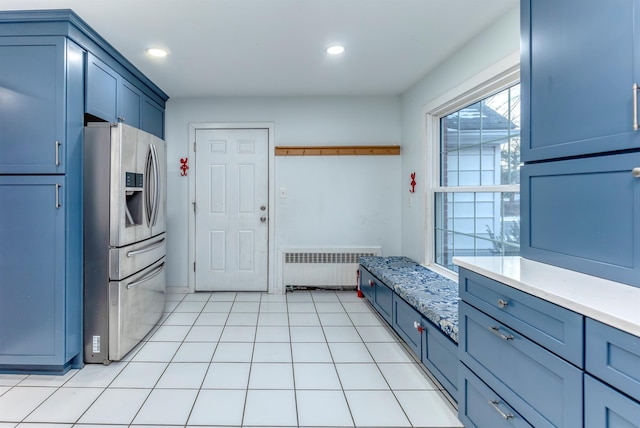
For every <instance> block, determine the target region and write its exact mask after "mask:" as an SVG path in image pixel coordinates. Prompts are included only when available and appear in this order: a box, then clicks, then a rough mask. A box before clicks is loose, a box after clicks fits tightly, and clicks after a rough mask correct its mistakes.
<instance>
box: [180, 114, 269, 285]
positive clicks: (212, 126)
mask: <svg viewBox="0 0 640 428" xmlns="http://www.w3.org/2000/svg"><path fill="white" fill-rule="evenodd" d="M274 127H275V126H274V123H273V122H204V123H197V122H196V123H190V124H189V143H188V144H189V157H190V158H191V159H190V161H189V164H190V165H191V167H190V168H191V171H190V172H191V173H190V174H189V175H188V177H189V202H190V204H189V205H190V206H189V207H188V209H189V268H188V271H189V292H190V293H193V292H195V289H196V274H195V271H194V270H193V264H194V263H195V261H196V239H195V236H196V213H195V211H194V210H193V203H194V202H195V199H196V179H195V177H196V171H195V165H196V161H195V159H196V156H197V153H196V151H195V150H194V148H195V141H196V131H198V130H219V129H266V130H267V133H268V137H267V138H268V140H269V141H268V146H269V147H268V149H267V150H268V154H267V157H268V165H267V168H268V185H267V191H268V193H269V194H268V201H269V202H268V207H269V209H268V210H267V214H268V220H269V221H268V227H269V245H268V253H267V270H268V272H267V291H268V292H269V293H278V292H279V291H278V290H277V288H276V283H275V261H276V257H275V248H276V245H275V244H276V240H275V190H274V185H275V138H274ZM280 292H281V291H280Z"/></svg>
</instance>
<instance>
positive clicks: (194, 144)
mask: <svg viewBox="0 0 640 428" xmlns="http://www.w3.org/2000/svg"><path fill="white" fill-rule="evenodd" d="M193 151H194V152H195V151H196V143H195V142H194V143H193Z"/></svg>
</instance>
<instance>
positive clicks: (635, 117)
mask: <svg viewBox="0 0 640 428" xmlns="http://www.w3.org/2000/svg"><path fill="white" fill-rule="evenodd" d="M632 89H633V130H634V131H637V130H638V84H637V83H634V84H633V87H632Z"/></svg>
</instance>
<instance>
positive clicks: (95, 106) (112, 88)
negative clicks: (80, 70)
mask: <svg viewBox="0 0 640 428" xmlns="http://www.w3.org/2000/svg"><path fill="white" fill-rule="evenodd" d="M119 85H120V75H118V73H116V72H115V70H113V69H112V68H111V67H109V66H108V65H107V64H105V63H104V62H102V61H100V60H99V59H98V58H96V57H95V56H94V55H92V54H87V96H86V107H85V109H86V112H87V113H89V114H91V115H93V116H96V117H98V118H100V119H102V120H105V121H107V122H116V121H117V119H118V98H117V93H118V86H119Z"/></svg>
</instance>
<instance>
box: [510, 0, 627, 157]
mask: <svg viewBox="0 0 640 428" xmlns="http://www.w3.org/2000/svg"><path fill="white" fill-rule="evenodd" d="M639 4H640V1H638V0H617V1H615V2H607V1H589V2H585V1H583V0H562V1H558V0H524V1H523V2H522V6H521V7H522V8H521V13H522V26H521V30H522V32H523V35H522V40H523V46H522V50H521V51H522V69H523V73H522V90H523V98H522V99H523V111H522V113H523V114H522V120H523V128H522V129H523V133H522V135H523V144H522V159H523V160H524V161H525V162H528V161H533V160H541V159H553V158H559V157H567V156H574V155H581V154H589V153H601V152H609V151H615V150H622V149H629V148H640V133H638V132H634V131H633V117H632V114H633V105H632V84H633V83H634V82H638V79H640V73H639V72H638V70H639V68H640V67H639V65H638V61H639V60H640V59H639V58H638V56H637V55H636V52H637V51H638V49H639V48H640V43H638V37H640V36H639V35H638V31H637V29H635V28H634V23H637V22H639V21H638V18H639V17H640V10H639V9H640V7H639V6H640V5H639ZM526 130H529V131H530V133H528V132H526Z"/></svg>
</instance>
